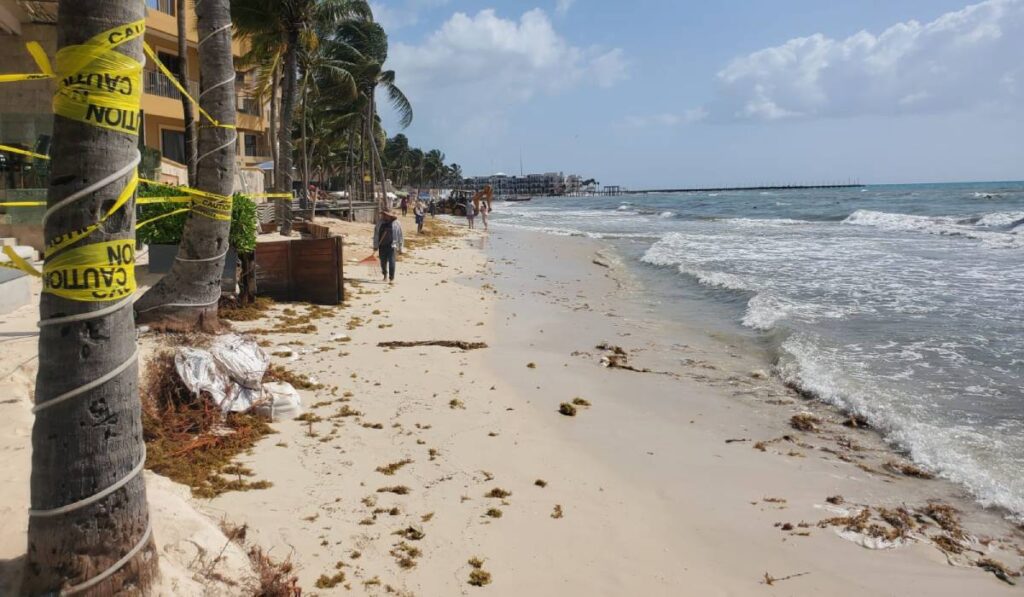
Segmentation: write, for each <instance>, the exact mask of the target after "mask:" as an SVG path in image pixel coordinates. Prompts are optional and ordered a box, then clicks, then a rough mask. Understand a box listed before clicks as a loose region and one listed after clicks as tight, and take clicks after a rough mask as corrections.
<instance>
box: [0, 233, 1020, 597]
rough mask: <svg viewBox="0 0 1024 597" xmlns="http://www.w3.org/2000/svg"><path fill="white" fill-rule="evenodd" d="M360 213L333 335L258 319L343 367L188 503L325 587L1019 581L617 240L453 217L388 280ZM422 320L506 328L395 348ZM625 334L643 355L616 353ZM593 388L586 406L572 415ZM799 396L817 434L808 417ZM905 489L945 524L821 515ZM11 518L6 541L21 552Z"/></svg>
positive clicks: (1007, 557) (881, 452) (990, 521)
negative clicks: (956, 540) (951, 539)
mask: <svg viewBox="0 0 1024 597" xmlns="http://www.w3.org/2000/svg"><path fill="white" fill-rule="evenodd" d="M340 228H344V229H346V232H347V233H348V234H349V235H350V236H351V238H346V245H347V247H348V248H349V252H348V253H347V259H346V266H347V267H346V279H347V282H349V284H347V285H346V292H347V294H348V298H347V300H346V304H345V306H344V307H343V308H338V309H336V310H334V313H333V315H332V316H331V317H328V318H325V319H320V320H317V321H316V325H317V327H318V329H317V331H315V332H313V333H310V334H276V333H275V334H265V335H262V336H261V339H266V340H269V341H270V342H271V343H272V347H271V348H268V349H267V350H268V352H279V353H281V354H285V352H286V351H285V350H284V349H283V347H288V350H289V351H291V352H292V356H290V357H282V356H274V357H273V358H272V362H274V363H279V364H282V365H285V366H287V367H288V368H290V369H292V370H294V371H295V372H297V373H304V374H307V375H311V376H313V377H315V378H316V381H317V382H318V383H320V384H323V385H324V386H325V387H324V388H322V389H320V390H311V391H307V390H303V391H301V394H302V397H303V405H304V408H305V410H306V412H307V413H311V414H313V415H315V417H308V418H307V420H306V421H284V422H280V423H275V424H274V425H273V426H274V428H275V429H276V430H277V433H276V434H275V435H272V436H269V437H267V438H264V439H263V440H262V441H261V442H260V443H258V444H257V445H256V446H255V448H254V449H253V451H252V453H251V454H249V455H246V456H244V457H242V458H240V459H238V460H239V462H240V463H241V464H243V465H245V466H248V467H250V468H251V469H253V471H254V473H255V477H254V479H258V480H266V481H270V482H271V483H272V484H273V485H272V486H271V487H269V488H267V489H261V490H254V491H244V492H230V493H225V494H223V495H221V496H219V497H217V498H214V499H211V500H199V499H196V498H190V499H189V500H188V501H189V503H190V504H191V505H192V507H194V508H197V509H198V510H200V511H201V512H203V513H205V514H206V516H207V517H208V518H209V519H211V520H213V521H216V520H226V521H227V522H229V523H231V524H234V525H237V526H241V525H244V526H245V527H246V528H247V529H248V538H249V540H250V541H252V542H253V543H255V544H257V545H260V546H261V547H262V548H263V549H264V550H265V551H267V552H269V553H270V555H271V556H273V557H275V558H278V559H286V558H288V559H290V560H291V561H292V562H293V563H294V564H295V565H296V568H297V573H298V576H299V581H300V582H299V584H300V586H301V587H303V589H304V590H306V591H307V592H309V593H315V594H318V595H334V594H337V595H342V594H369V595H383V594H387V591H389V590H390V591H391V592H393V593H394V594H405V595H413V594H414V595H452V594H464V595H469V594H474V593H475V592H476V591H486V592H487V593H488V594H497V595H522V594H531V595H595V594H597V595H622V594H643V595H677V594H679V593H680V591H685V592H687V593H693V594H708V595H718V594H723V595H724V594H750V593H754V592H756V591H764V590H773V588H772V587H769V586H768V585H769V584H772V585H777V586H775V587H774V589H780V590H782V591H783V592H784V593H785V594H789V595H812V594H815V595H816V594H823V593H824V594H836V595H862V594H911V593H927V594H936V595H939V594H950V595H954V594H966V593H970V594H983V595H1002V594H1008V595H1009V594H1017V593H1011V592H1010V591H1013V590H1014V589H1013V588H1012V587H1010V586H1009V585H1007V584H1005V583H1003V582H1001V581H1000V580H998V579H997V578H996V577H995V576H994V575H993V574H992V573H990V572H989V571H986V570H983V569H981V568H979V567H978V566H977V564H976V561H977V560H978V559H980V558H982V557H988V558H991V559H994V560H997V561H1000V562H1002V563H1004V564H1006V566H1007V568H1008V569H1009V570H1011V571H1015V570H1018V569H1020V567H1021V566H1022V565H1024V551H1017V550H1019V549H1020V546H1021V545H1024V530H1022V529H1020V528H1019V527H1015V526H1013V525H1011V524H1010V523H1009V522H1008V521H1006V520H1003V519H1002V518H1001V517H1000V516H998V514H997V513H995V512H992V511H990V510H985V509H983V508H981V507H980V506H977V505H976V504H974V503H973V502H972V501H969V500H968V499H967V498H966V496H965V495H964V491H963V490H962V489H961V488H958V487H957V486H955V485H953V484H952V483H950V482H947V481H943V480H923V479H915V478H911V477H907V476H905V475H903V474H900V473H898V472H892V471H889V470H886V469H885V468H884V467H885V466H886V464H888V463H889V462H890V461H893V462H895V463H899V462H901V461H900V460H899V458H898V457H897V455H896V454H895V453H894V452H893V451H892V450H891V449H890V448H889V447H888V446H887V445H886V444H885V443H884V442H883V441H882V440H881V438H880V437H879V436H878V434H877V433H875V432H873V431H870V430H866V429H849V428H846V427H844V426H843V425H842V422H843V420H844V419H843V417H841V416H839V415H838V414H837V413H836V411H835V410H830V408H829V407H827V406H826V405H824V404H815V403H812V402H808V401H805V400H803V399H801V398H800V397H798V396H796V395H795V394H794V393H793V392H792V391H791V390H789V389H787V388H785V387H784V386H783V385H782V383H781V381H780V380H778V379H776V378H774V377H772V376H769V375H768V374H767V372H766V371H765V370H764V369H765V365H764V364H763V362H762V361H763V359H762V358H761V355H758V354H756V351H755V352H750V351H749V349H750V347H749V346H744V345H742V344H740V343H736V342H734V340H735V339H734V338H731V337H729V336H728V335H719V334H717V332H715V331H712V332H711V333H710V334H709V333H708V332H706V331H703V330H702V328H703V327H704V326H702V324H701V317H702V313H700V312H695V313H692V317H688V318H685V319H686V320H685V321H671V320H667V319H666V318H665V317H664V312H663V311H661V310H659V309H658V308H657V305H652V304H651V302H650V300H649V299H650V297H648V296H646V295H645V293H644V290H645V288H644V285H643V283H642V281H640V280H638V279H636V278H634V277H632V275H631V272H629V271H628V270H626V269H624V268H622V267H621V265H620V264H617V263H616V256H615V254H614V253H611V252H610V251H608V250H607V243H605V242H601V241H596V240H592V239H577V238H572V237H555V236H550V235H544V234H543V233H539V232H527V231H512V230H507V229H503V228H500V227H499V228H495V229H492V232H491V233H490V234H489V235H484V234H482V233H481V232H480V231H475V232H467V231H465V230H464V229H457V230H456V231H455V232H456V235H455V236H453V237H449V238H444V239H440V240H438V241H437V242H434V243H427V244H426V245H421V246H419V247H416V248H414V249H413V250H411V251H410V252H409V253H408V254H407V255H405V256H404V257H403V258H402V260H401V261H400V262H399V266H398V277H397V279H396V284H395V285H394V286H391V287H389V286H388V285H386V284H381V283H379V282H378V281H377V279H376V276H375V275H374V272H373V268H371V267H367V266H364V265H358V264H356V263H355V262H356V261H358V259H359V258H360V257H362V253H361V252H360V251H361V250H362V249H363V248H365V247H364V244H365V243H364V242H363V241H365V239H363V238H362V235H366V234H368V231H365V230H362V229H361V228H360V227H358V226H350V225H347V224H346V225H340ZM410 231H411V232H410V233H409V234H408V235H407V236H408V237H414V236H415V232H414V228H410ZM597 262H600V263H597ZM283 308H298V307H297V306H295V305H284V304H282V305H278V306H276V307H275V308H274V309H273V311H272V313H270V314H268V316H267V317H265V318H264V319H263V320H258V321H254V322H247V323H237V322H236V323H235V324H234V326H233V327H234V328H235V330H236V331H244V330H245V329H248V328H259V327H263V328H266V327H267V325H266V323H267V320H268V319H271V320H272V319H273V318H274V317H276V316H278V315H280V312H281V311H282V309H283ZM18 316H19V317H21V319H25V321H22V320H21V319H17V318H15V317H11V316H5V317H0V331H3V332H8V333H10V332H12V330H14V329H19V330H20V329H22V328H25V329H28V327H30V326H31V324H32V322H34V317H35V313H34V311H33V312H30V313H28V314H27V315H26V314H25V313H20V312H19V314H18ZM26 317H28V318H27V319H26ZM12 326H13V327H12ZM346 338H347V339H346ZM421 340H462V341H472V342H484V343H486V344H487V345H488V346H487V348H482V349H479V350H469V351H462V350H458V349H451V348H443V347H418V348H395V349H388V348H381V347H379V346H378V343H380V342H386V341H421ZM605 342H607V343H608V344H611V345H617V346H621V347H622V349H623V352H624V353H625V355H626V357H627V358H628V361H627V363H626V364H627V365H628V366H632V367H634V368H636V369H640V370H641V372H637V371H632V370H628V369H624V368H615V367H610V368H609V367H603V366H602V365H601V359H602V357H607V356H608V354H609V351H608V350H606V349H597V348H595V347H596V346H598V345H599V344H601V343H605ZM143 343H144V344H150V345H152V344H155V339H154V336H153V335H152V334H150V335H146V336H143ZM2 348H6V347H4V346H3V345H0V349H2ZM3 354H4V356H5V358H7V356H8V352H5V353H3ZM26 356H27V355H26ZM613 356H614V355H613ZM531 363H532V366H530V364H531ZM644 369H649V370H651V371H649V372H642V370H644ZM0 381H3V382H4V383H8V380H0ZM15 381H16V382H17V387H15V388H14V390H15V391H13V392H12V395H13V396H14V398H16V400H17V402H16V403H4V404H0V416H3V417H4V420H5V421H7V423H5V425H7V426H12V427H7V428H5V429H7V432H6V433H5V434H4V436H5V438H6V439H5V440H4V442H5V443H3V444H2V445H0V446H2V449H0V453H3V454H4V455H5V456H10V455H12V454H13V452H20V453H21V454H22V455H21V456H18V457H17V458H11V457H8V458H4V459H3V462H2V463H0V477H2V478H3V479H5V485H6V486H7V487H6V488H5V491H4V493H3V494H2V498H3V502H2V503H0V507H2V509H0V511H2V512H3V514H4V516H5V518H7V517H12V516H16V515H17V513H19V512H23V510H22V508H24V507H27V491H28V490H27V481H28V477H27V474H28V471H27V468H26V466H25V465H27V458H26V457H25V456H24V455H27V448H26V445H27V441H28V436H27V435H22V434H21V432H19V431H17V430H18V429H21V428H22V427H23V426H24V425H23V423H25V422H26V421H27V422H30V420H31V419H30V415H28V414H27V411H28V409H29V408H30V404H31V402H30V395H31V392H30V389H31V383H30V378H29V377H26V376H25V375H22V374H19V376H18V379H17V380H15ZM26 384H28V385H26ZM8 387H9V388H10V387H12V386H8ZM574 398H583V399H584V400H586V401H588V402H589V403H590V406H582V405H580V406H577V413H576V416H574V417H568V416H564V415H563V414H560V413H559V412H558V411H559V405H560V404H561V403H563V402H571V401H572V400H573V399H574ZM342 411H344V412H348V413H352V412H358V413H359V414H348V415H346V416H341V417H338V416H337V413H339V412H342ZM804 412H809V413H810V414H811V415H812V416H813V417H815V418H816V419H817V423H813V426H814V427H815V430H813V431H812V430H804V431H800V430H795V429H793V428H792V426H791V424H790V417H791V416H792V415H794V414H801V413H804ZM317 419H319V420H317ZM787 436H788V437H789V439H784V438H785V437H787ZM758 445H760V446H761V448H760V449H759V448H757V447H756V446H758ZM854 447H856V449H855V448H854ZM406 461H408V462H406ZM858 465H864V467H866V469H870V470H866V469H865V468H858ZM538 481H542V482H543V483H538ZM149 485H150V488H151V493H152V492H153V491H154V487H153V483H152V482H151V483H150V484H149ZM542 485H543V486H542ZM179 487H180V486H179ZM402 487H405V488H406V489H405V490H404V491H403V490H400V488H402ZM495 490H499V491H495ZM505 492H510V493H509V494H508V495H505ZM22 493H23V494H24V496H20V494H22ZM488 495H494V496H499V497H486V496H488ZM500 496H503V497H500ZM837 496H843V498H842V500H840V501H838V503H830V502H829V501H828V498H835V497H837ZM935 499H939V500H942V503H944V504H950V505H953V506H954V507H956V508H957V509H958V510H960V511H961V513H960V515H958V516H957V517H956V518H957V519H958V520H960V521H961V524H962V525H963V528H964V529H965V537H963V539H962V543H963V545H964V546H965V552H964V553H962V554H950V553H947V552H943V551H941V550H940V549H938V548H937V547H936V545H935V543H934V541H933V538H934V537H937V536H940V535H942V534H944V533H946V532H947V531H946V530H945V529H944V528H943V527H942V526H941V525H940V524H939V523H938V522H937V521H936V520H935V519H933V518H928V515H927V514H926V513H922V512H921V511H920V509H922V508H926V507H927V505H928V504H929V501H930V500H935ZM21 502H25V503H24V504H23V503H21ZM556 506H557V508H556ZM901 507H905V508H906V509H907V512H908V513H909V514H910V515H911V516H912V517H913V518H915V519H918V518H919V519H920V520H923V521H925V522H927V523H928V526H927V527H926V528H919V527H918V525H916V524H915V528H914V529H911V530H907V531H906V532H905V533H903V534H902V535H901V536H900V537H898V538H897V539H896V540H893V541H888V542H885V541H880V540H879V538H878V537H873V536H871V534H870V532H854V531H851V530H848V529H847V528H846V527H847V526H849V525H847V524H846V523H843V524H842V525H837V524H831V523H830V524H826V525H825V526H823V527H822V526H819V523H820V522H821V521H825V520H828V519H834V518H840V517H843V516H847V517H855V516H856V515H857V514H858V513H859V512H861V511H863V509H865V508H867V509H868V511H869V516H870V520H871V522H872V523H874V524H879V525H881V526H883V527H885V528H890V527H887V526H885V525H887V524H888V523H886V522H885V520H883V519H882V518H880V511H879V509H880V508H888V509H889V510H891V511H896V510H898V509H899V508H901ZM154 516H158V515H157V514H154ZM786 525H789V528H786ZM16 526H17V525H5V527H7V528H5V530H4V532H3V536H2V539H3V541H2V542H3V544H4V545H5V546H6V550H5V553H4V554H3V555H2V556H0V557H7V558H14V557H16V555H17V553H20V552H19V551H18V550H19V549H21V551H23V547H21V545H23V532H24V531H23V529H22V530H21V531H19V529H18V528H14V527H16ZM862 526H863V525H862ZM861 530H867V529H866V528H865V529H861ZM19 532H20V533H21V534H20V535H19ZM165 532H166V531H165ZM220 537H221V538H223V535H220ZM157 541H158V543H159V542H161V541H162V538H161V536H159V534H158V536H157ZM214 543H216V541H211V542H210V544H209V545H206V547H207V548H208V549H209V550H210V551H213V552H216V551H217V550H219V549H220V548H221V547H222V546H223V545H222V544H216V545H214ZM862 545H870V546H873V547H876V548H879V547H885V548H886V549H884V550H881V551H880V550H878V549H865V548H864V547H862ZM414 553H415V554H416V555H412V554H414ZM161 557H163V558H164V559H165V560H168V559H169V558H170V555H168V552H167V550H162V551H161ZM473 558H479V559H480V560H482V570H485V571H486V572H488V573H490V574H491V575H492V579H491V583H490V584H489V585H487V586H486V587H484V588H478V587H475V586H472V585H470V584H468V580H469V578H470V574H471V573H472V572H473V570H475V569H476V568H475V567H474V566H475V565H474V564H470V563H469V561H470V560H471V559H473ZM949 564H954V565H949ZM340 573H344V574H343V575H341V576H343V578H341V577H339V576H338V575H339V574H340ZM325 579H326V581H325ZM335 581H336V582H335ZM332 582H333V583H334V584H333V586H327V585H331V583H332ZM318 585H319V586H318ZM0 586H2V584H0ZM223 594H230V591H228V592H225V593H223Z"/></svg>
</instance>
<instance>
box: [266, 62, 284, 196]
mask: <svg viewBox="0 0 1024 597" xmlns="http://www.w3.org/2000/svg"><path fill="white" fill-rule="evenodd" d="M278 69H279V67H277V66H275V67H274V72H273V74H272V75H271V77H272V79H271V82H270V131H269V132H270V159H271V161H272V162H273V165H274V167H273V168H271V170H270V177H271V185H272V186H271V188H277V180H278V172H277V167H278V160H279V159H280V149H279V148H278V146H277V106H278V103H277V92H278V90H279V89H280V88H281V83H280V73H279V72H278Z"/></svg>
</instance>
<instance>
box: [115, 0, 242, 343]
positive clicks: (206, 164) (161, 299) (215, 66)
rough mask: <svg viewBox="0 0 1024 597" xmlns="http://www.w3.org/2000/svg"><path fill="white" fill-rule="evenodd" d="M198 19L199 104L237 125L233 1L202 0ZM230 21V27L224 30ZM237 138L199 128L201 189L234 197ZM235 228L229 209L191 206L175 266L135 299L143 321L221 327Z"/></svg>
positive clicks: (233, 133)
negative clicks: (228, 257)
mask: <svg viewBox="0 0 1024 597" xmlns="http://www.w3.org/2000/svg"><path fill="white" fill-rule="evenodd" d="M196 19H197V24H198V26H197V29H198V32H199V40H200V44H199V69H200V81H201V87H202V91H201V93H200V96H199V101H200V105H202V107H203V109H205V110H206V111H207V112H209V113H210V115H211V116H212V117H213V118H214V119H216V120H217V121H218V122H220V123H223V124H228V125H233V124H234V123H235V85H234V76H235V67H234V60H233V58H232V55H231V28H230V26H229V25H230V24H231V13H230V9H229V1H228V0H203V1H202V2H197V3H196ZM225 26H228V27H227V28H224V29H221V28H222V27H225ZM215 32H216V33H215ZM236 139H237V134H236V131H235V129H234V128H226V127H218V126H203V127H201V128H200V130H199V160H198V161H199V170H198V173H197V174H198V183H199V184H198V187H199V189H200V190H203V191H206V192H209V193H214V194H217V195H222V196H228V197H230V196H231V191H232V189H233V187H234V181H235V145H236ZM214 215H220V216H221V217H222V218H223V217H224V216H225V215H226V216H227V217H226V219H220V218H217V217H212V216H214ZM230 228H231V219H230V211H229V212H228V214H223V213H220V214H217V213H216V211H215V210H206V209H193V210H192V212H191V213H190V214H189V217H188V220H187V221H186V222H185V229H184V231H183V232H182V237H181V244H180V245H179V247H178V256H177V258H176V259H175V262H174V265H173V266H172V267H171V271H170V272H168V274H167V275H166V276H164V277H163V278H162V279H161V280H160V281H159V282H158V283H157V284H156V285H154V286H153V287H152V288H151V289H150V290H149V291H148V292H146V294H144V295H142V298H140V299H139V300H138V301H137V302H136V303H135V312H136V314H137V319H138V321H139V322H143V323H146V322H151V323H157V324H159V325H161V326H164V327H173V328H176V329H186V330H192V329H196V328H204V329H214V328H216V327H217V326H218V321H217V303H218V302H219V300H220V294H221V290H220V287H221V275H222V274H223V273H224V260H225V257H226V255H227V252H228V232H229V230H230Z"/></svg>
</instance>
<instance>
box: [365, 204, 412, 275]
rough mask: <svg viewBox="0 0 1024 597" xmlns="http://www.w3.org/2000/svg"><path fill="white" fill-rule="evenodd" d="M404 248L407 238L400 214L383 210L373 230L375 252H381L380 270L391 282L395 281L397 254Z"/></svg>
mask: <svg viewBox="0 0 1024 597" xmlns="http://www.w3.org/2000/svg"><path fill="white" fill-rule="evenodd" d="M404 248H405V238H404V237H403V236H402V223H401V222H399V221H398V216H397V215H395V214H393V213H391V211H390V210H388V209H385V210H382V211H381V212H380V220H379V221H378V222H377V226H376V227H375V228H374V230H373V252H374V253H377V252H379V253H380V271H381V274H383V276H384V280H385V281H387V282H388V283H390V284H394V282H395V256H396V254H399V255H400V254H401V253H402V251H403V250H404Z"/></svg>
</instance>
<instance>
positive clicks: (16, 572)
mask: <svg viewBox="0 0 1024 597" xmlns="http://www.w3.org/2000/svg"><path fill="white" fill-rule="evenodd" d="M25 556H26V554H21V555H20V556H18V557H16V558H11V559H9V560H3V559H0V595H18V594H19V591H20V590H21V575H22V573H23V572H24V570H25Z"/></svg>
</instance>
